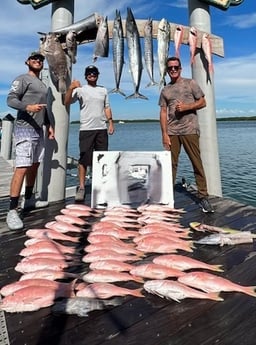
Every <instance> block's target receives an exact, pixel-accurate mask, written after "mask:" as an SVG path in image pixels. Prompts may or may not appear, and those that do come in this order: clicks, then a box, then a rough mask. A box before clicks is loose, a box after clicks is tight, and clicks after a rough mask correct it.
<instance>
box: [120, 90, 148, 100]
mask: <svg viewBox="0 0 256 345" xmlns="http://www.w3.org/2000/svg"><path fill="white" fill-rule="evenodd" d="M132 98H141V99H146V100H148V98H147V97H146V96H144V95H142V94H141V93H139V92H134V93H133V94H131V95H130V96H127V97H125V99H132Z"/></svg>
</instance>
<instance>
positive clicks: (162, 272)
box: [130, 263, 185, 279]
mask: <svg viewBox="0 0 256 345" xmlns="http://www.w3.org/2000/svg"><path fill="white" fill-rule="evenodd" d="M130 274H132V275H134V276H139V277H143V278H149V279H166V278H169V277H180V276H182V275H184V274H185V273H184V272H182V271H179V270H176V269H174V268H169V267H166V266H163V265H158V264H154V263H148V264H141V265H137V266H135V267H133V268H132V269H131V270H130Z"/></svg>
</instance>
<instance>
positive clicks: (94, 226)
mask: <svg viewBox="0 0 256 345" xmlns="http://www.w3.org/2000/svg"><path fill="white" fill-rule="evenodd" d="M102 228H104V229H109V228H110V229H113V228H115V229H122V230H124V228H123V227H121V226H119V225H116V224H114V223H113V222H109V221H101V222H96V223H94V224H92V231H94V230H98V229H102Z"/></svg>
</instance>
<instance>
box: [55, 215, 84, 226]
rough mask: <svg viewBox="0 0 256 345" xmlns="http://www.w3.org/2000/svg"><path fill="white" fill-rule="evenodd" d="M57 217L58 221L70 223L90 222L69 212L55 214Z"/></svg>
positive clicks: (82, 223)
mask: <svg viewBox="0 0 256 345" xmlns="http://www.w3.org/2000/svg"><path fill="white" fill-rule="evenodd" d="M55 219H56V220H57V221H60V222H64V223H68V224H77V225H86V224H88V222H86V221H85V220H83V219H81V218H79V217H75V216H71V215H68V214H59V215H57V216H55Z"/></svg>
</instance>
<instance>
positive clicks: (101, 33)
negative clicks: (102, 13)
mask: <svg viewBox="0 0 256 345" xmlns="http://www.w3.org/2000/svg"><path fill="white" fill-rule="evenodd" d="M108 52H109V32H108V18H107V17H102V18H101V20H100V24H99V27H98V31H97V35H96V39H95V44H94V52H93V62H95V61H96V60H97V58H98V57H108Z"/></svg>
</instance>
